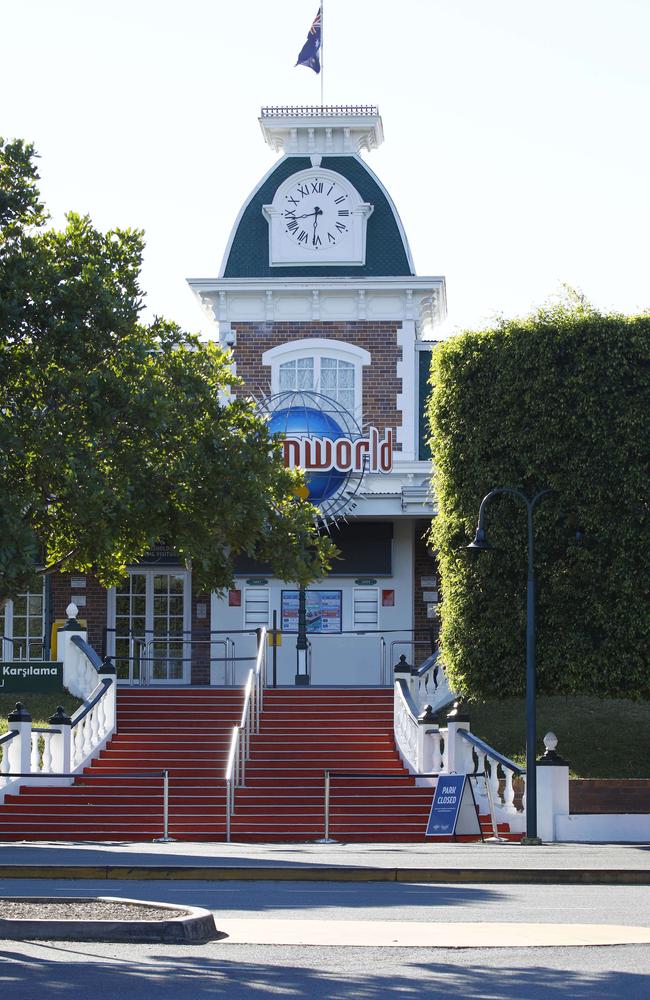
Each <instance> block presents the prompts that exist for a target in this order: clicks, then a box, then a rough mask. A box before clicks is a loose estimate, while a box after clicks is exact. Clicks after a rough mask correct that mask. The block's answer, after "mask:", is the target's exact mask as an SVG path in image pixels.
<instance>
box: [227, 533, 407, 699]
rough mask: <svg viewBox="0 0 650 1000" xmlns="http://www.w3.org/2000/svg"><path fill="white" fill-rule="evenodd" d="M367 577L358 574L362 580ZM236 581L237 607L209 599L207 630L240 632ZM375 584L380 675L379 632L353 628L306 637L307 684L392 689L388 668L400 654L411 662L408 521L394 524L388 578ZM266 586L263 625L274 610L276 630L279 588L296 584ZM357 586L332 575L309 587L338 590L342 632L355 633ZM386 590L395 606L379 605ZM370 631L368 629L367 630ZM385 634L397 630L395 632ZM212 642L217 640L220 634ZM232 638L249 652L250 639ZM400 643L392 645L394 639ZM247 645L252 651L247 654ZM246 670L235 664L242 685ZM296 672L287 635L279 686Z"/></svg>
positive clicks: (240, 651) (241, 582) (239, 650)
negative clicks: (308, 646)
mask: <svg viewBox="0 0 650 1000" xmlns="http://www.w3.org/2000/svg"><path fill="white" fill-rule="evenodd" d="M364 575H366V576H372V574H359V575H358V578H361V577H362V576H364ZM252 577H253V574H250V575H249V576H248V577H241V578H238V580H237V581H236V585H237V587H238V588H240V589H241V591H242V607H241V608H231V607H228V595H227V594H225V595H224V597H223V598H219V597H217V595H216V594H213V596H212V626H211V627H212V629H233V630H236V629H243V628H244V627H246V626H245V625H244V605H245V593H244V591H245V589H246V586H247V584H246V579H247V578H252ZM372 578H373V579H376V580H377V585H376V586H377V589H378V590H379V596H380V601H379V605H380V606H379V622H378V625H377V626H376V627H377V628H378V629H379V630H385V636H384V638H385V642H386V646H385V661H384V662H385V673H384V676H382V675H381V660H380V639H379V634H373V635H370V634H366V635H363V634H360V633H361V632H362V631H363V628H362V627H359V626H357V627H356V634H353V635H350V634H347V635H346V634H340V635H339V634H334V635H312V634H310V636H309V639H310V641H311V643H312V647H311V648H312V684H314V685H322V684H326V685H329V684H332V685H361V686H365V685H378V684H380V683H384V684H388V685H389V686H392V683H393V677H392V667H393V665H394V662H397V660H398V659H399V655H400V653H405V654H406V657H407V659H408V660H409V661H410V660H411V655H412V652H413V649H412V647H411V646H410V645H409V644H408V641H409V640H410V639H411V638H412V635H411V633H410V632H409V631H408V630H410V629H411V628H412V627H413V524H412V521H411V520H410V519H408V518H404V519H400V520H396V521H395V522H394V531H393V572H392V575H391V576H389V577H386V576H383V577H382V576H376V577H372ZM267 579H268V587H269V590H270V602H269V620H268V622H266V623H264V624H266V625H267V627H270V625H271V622H272V612H273V610H274V609H275V610H276V611H277V613H278V626H280V624H281V617H280V611H281V592H282V590H292V589H295V585H292V584H287V583H283V582H282V581H281V580H278V579H276V578H273V577H268V578H267ZM356 587H357V584H356V583H355V578H354V577H342V576H336V574H335V573H334V574H331V575H330V576H328V577H326V578H325V579H324V580H322V581H319V582H318V583H316V584H314V585H313V589H320V590H341V591H342V605H343V618H342V629H343V632H344V633H345V632H350V631H351V630H353V629H355V626H354V620H353V611H354V590H355V588H356ZM382 589H390V590H394V591H395V606H394V607H386V608H384V607H381V590H382ZM370 627H372V626H370ZM390 630H401V631H398V632H397V633H395V632H394V631H390ZM217 638H221V637H220V636H219V637H217ZM232 638H233V639H234V641H235V643H236V655H248V653H249V652H250V651H252V650H253V648H254V646H253V640H252V639H250V638H249V637H244V636H237V635H235V634H233V636H232ZM396 639H397V640H401V642H400V643H399V644H397V645H395V646H392V647H391V643H392V642H394V641H395V640H396ZM249 645H250V647H251V650H250V651H249V650H248V646H249ZM214 653H215V655H219V656H221V655H222V653H223V649H222V648H219V649H215V650H214ZM268 660H269V681H270V670H271V662H272V656H271V650H269V657H268ZM247 669H248V666H247V664H245V663H242V664H239V665H238V667H237V671H236V679H237V681H238V682H240V681H242V680H243V679H244V677H245V676H246V672H247ZM295 673H296V636H295V634H287V635H284V636H283V637H282V646H281V647H280V648H279V649H278V683H279V684H283V685H284V684H290V685H293V683H294V677H295ZM223 678H224V671H223V668H218V669H216V670H214V671H213V683H217V684H222V683H223Z"/></svg>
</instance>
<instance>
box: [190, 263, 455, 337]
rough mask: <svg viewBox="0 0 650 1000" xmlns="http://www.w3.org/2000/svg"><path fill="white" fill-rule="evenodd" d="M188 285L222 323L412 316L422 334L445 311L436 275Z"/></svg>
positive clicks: (195, 282)
mask: <svg viewBox="0 0 650 1000" xmlns="http://www.w3.org/2000/svg"><path fill="white" fill-rule="evenodd" d="M188 284H189V286H190V288H191V289H192V291H193V292H194V294H195V295H196V297H197V298H198V300H199V302H200V303H201V305H202V307H203V308H204V309H205V310H206V312H207V314H208V315H209V316H210V317H211V319H212V320H213V321H216V322H218V323H220V324H222V323H237V322H239V323H263V322H267V323H268V322H271V323H273V322H276V323H287V322H299V323H304V322H312V321H314V320H315V319H316V320H320V321H322V322H337V321H339V322H356V321H364V320H365V321H368V322H371V321H373V320H376V321H397V322H403V321H404V320H415V323H416V326H417V334H418V336H420V337H421V336H422V335H423V334H427V333H430V332H431V331H432V330H433V329H435V327H436V326H438V324H439V323H441V322H442V321H443V320H444V319H445V316H446V314H447V303H446V297H445V279H444V278H439V277H415V276H413V275H404V276H400V277H386V278H381V277H380V278H353V277H352V278H347V277H346V278H324V277H318V274H317V273H315V274H314V275H313V277H310V278H302V277H301V278H272V277H269V278H191V279H189V280H188ZM315 296H316V297H317V299H318V311H317V314H315V313H314V297H315Z"/></svg>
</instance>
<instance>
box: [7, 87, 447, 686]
mask: <svg viewBox="0 0 650 1000" xmlns="http://www.w3.org/2000/svg"><path fill="white" fill-rule="evenodd" d="M259 122H260V126H261V130H262V134H263V137H264V140H265V141H266V142H267V144H268V145H269V146H270V147H271V148H272V149H273V150H275V151H277V152H278V153H279V154H281V155H280V156H279V158H278V160H277V161H276V163H275V164H274V165H273V167H272V168H271V169H270V170H269V171H268V172H267V173H266V175H265V176H264V177H263V178H262V179H261V180H260V182H259V183H258V184H257V185H256V187H255V188H254V190H253V191H252V192H251V194H250V195H249V197H248V198H247V199H246V201H245V203H244V205H242V207H241V209H240V211H239V214H238V215H237V218H236V221H235V224H234V226H233V229H232V232H231V234H230V238H229V240H228V243H227V246H226V249H225V254H224V258H223V264H222V267H221V271H220V274H219V276H218V277H215V278H206V279H192V280H190V282H189V283H190V286H191V288H192V290H193V292H194V293H195V295H196V296H197V299H198V300H199V302H200V303H201V306H202V307H203V308H204V309H205V310H207V312H208V314H209V316H210V317H211V318H212V320H213V321H214V323H215V327H216V330H215V333H216V335H218V338H219V340H220V342H221V343H222V344H223V345H224V346H227V347H230V348H232V351H233V368H234V370H235V371H236V373H237V375H238V376H239V378H241V379H242V380H243V386H241V387H238V388H237V389H236V391H238V392H244V393H246V394H252V395H253V396H254V397H255V398H256V399H257V400H258V403H259V406H260V408H261V409H262V410H264V411H266V412H267V413H268V415H269V419H270V421H271V426H272V428H273V429H274V430H277V431H278V432H279V433H281V434H282V436H283V437H284V439H285V443H284V449H285V455H286V459H287V461H288V462H291V463H294V464H301V465H303V466H305V467H306V468H307V471H308V485H309V488H310V499H311V500H312V501H313V502H314V503H316V504H317V505H318V506H319V507H320V509H321V512H322V516H323V520H324V524H325V527H326V530H329V531H330V532H331V535H332V537H333V539H334V541H335V542H336V544H337V546H338V547H339V549H340V551H341V559H340V561H338V562H337V563H336V565H335V567H334V568H333V571H332V573H331V574H330V575H329V576H328V578H327V579H325V580H323V581H321V582H319V583H318V584H316V585H314V586H313V587H310V588H309V589H308V591H307V593H306V595H305V603H306V618H307V631H308V652H307V654H305V659H304V662H303V663H302V667H301V662H300V660H299V658H298V654H297V651H296V641H295V638H296V635H297V631H298V611H299V607H300V600H301V595H300V592H299V590H298V588H297V587H296V586H295V585H292V584H291V582H290V581H282V580H278V579H275V578H274V577H273V576H272V575H271V573H270V569H269V567H266V566H261V565H256V564H254V563H252V562H250V561H246V560H241V561H240V563H239V565H238V568H237V577H236V581H235V586H234V587H233V589H232V590H231V591H229V592H228V593H227V594H224V595H217V594H212V595H208V594H201V593H197V592H196V591H195V589H194V588H193V587H192V579H191V571H190V570H188V569H186V568H185V567H184V566H182V565H180V564H179V561H178V559H177V557H176V556H175V554H174V553H173V552H170V551H167V550H165V548H164V547H162V546H159V547H157V548H156V549H155V550H154V551H152V552H151V553H150V555H149V557H148V558H147V559H146V560H144V561H143V562H141V563H140V564H139V565H137V566H134V567H132V569H130V571H129V576H128V579H127V580H126V581H125V582H124V584H123V585H122V586H120V587H118V588H116V589H115V588H114V589H112V590H109V591H108V592H106V591H105V590H103V589H102V588H101V587H100V586H99V585H98V584H97V583H96V582H95V581H93V580H92V579H90V578H85V577H81V576H70V575H64V574H62V575H60V576H59V577H57V578H55V579H53V580H52V581H51V583H48V584H47V588H46V590H45V592H44V594H43V595H28V596H26V597H25V598H24V599H22V598H21V599H19V601H17V602H15V604H14V605H12V604H9V605H8V606H7V607H6V608H5V612H4V619H3V621H1V622H0V626H2V634H3V635H4V636H6V637H7V638H6V639H5V640H4V645H5V653H4V655H5V657H8V656H11V655H13V656H22V657H25V656H26V657H28V658H29V657H30V656H31V657H34V656H36V655H39V652H38V650H39V648H40V649H42V648H44V647H47V645H48V640H49V635H50V628H51V623H52V622H56V621H58V620H63V619H64V618H65V607H66V606H67V604H68V603H69V602H70V600H72V601H74V603H76V604H77V606H78V607H79V618H80V619H82V620H85V621H86V623H87V627H88V632H89V638H90V641H91V642H92V643H93V644H94V645H95V646H96V647H97V648H101V649H102V650H104V651H105V652H107V653H108V654H110V655H113V656H114V657H115V660H116V666H117V668H118V676H119V677H120V678H121V679H122V680H124V681H126V682H132V681H135V682H138V681H139V680H140V678H141V673H142V672H143V670H144V666H143V663H145V662H146V664H147V666H146V670H147V674H148V680H149V682H150V683H152V684H179V683H181V684H183V683H187V684H189V683H192V684H206V683H211V684H224V683H232V682H236V681H238V680H239V679H241V677H243V676H244V673H245V669H246V666H245V660H243V659H240V657H245V656H246V655H249V653H250V650H249V649H248V646H249V645H251V638H250V635H246V633H250V631H251V630H252V629H255V628H257V627H259V626H260V625H267V626H271V625H272V624H273V622H274V613H275V616H276V617H275V620H276V621H277V624H278V626H280V627H281V629H282V633H283V635H282V639H281V645H278V646H277V647H276V650H275V652H276V678H277V681H278V683H279V684H293V683H294V680H295V677H296V673H298V674H300V673H301V670H302V672H303V673H306V674H308V675H309V676H310V679H311V683H312V684H314V685H327V684H336V685H340V684H351V685H357V686H358V685H366V684H368V685H378V684H390V683H392V669H391V668H392V665H393V663H394V662H395V661H396V659H398V658H399V655H400V654H402V653H403V654H405V655H406V656H407V659H409V660H411V661H412V660H421V659H423V658H424V656H425V655H426V654H427V653H428V652H430V650H431V642H432V633H435V625H436V602H437V600H438V587H437V576H436V566H435V561H434V559H433V558H432V555H431V554H430V553H429V552H428V551H427V547H426V543H425V541H424V539H423V534H424V532H425V531H426V529H427V527H428V524H429V522H430V518H431V516H432V514H433V513H434V511H433V506H432V500H431V496H430V492H429V480H430V462H429V456H428V451H427V446H426V440H425V437H426V435H425V432H424V423H423V410H424V403H425V399H426V394H427V378H428V371H429V360H430V357H429V353H430V349H431V344H432V340H433V338H434V337H435V328H436V325H437V324H438V323H439V322H440V321H441V320H442V319H443V318H444V316H445V309H446V302H445V283H444V279H443V278H440V277H419V276H417V275H416V274H415V268H414V265H413V260H412V257H411V253H410V250H409V245H408V240H407V237H406V234H405V232H404V228H403V226H402V223H401V221H400V218H399V215H398V212H397V210H396V208H395V205H394V203H393V201H392V199H391V197H390V195H389V193H388V192H387V191H386V189H385V188H384V186H383V185H382V183H381V181H380V180H379V178H378V177H376V176H375V174H374V173H373V172H372V170H371V169H370V168H369V166H368V165H367V163H366V162H365V160H364V159H363V158H362V156H361V153H362V151H364V150H365V151H367V152H369V151H371V150H372V149H374V148H376V147H377V146H379V145H380V143H381V142H382V141H383V129H382V121H381V118H380V116H379V113H378V110H377V108H375V107H366V106H355V107H302V108H291V107H268V108H263V109H262V113H261V117H260V119H259ZM434 637H435V636H434Z"/></svg>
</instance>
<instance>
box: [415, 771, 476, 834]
mask: <svg viewBox="0 0 650 1000" xmlns="http://www.w3.org/2000/svg"><path fill="white" fill-rule="evenodd" d="M480 833H481V826H480V823H479V819H478V815H477V812H476V805H475V803H474V795H473V793H472V789H471V785H470V783H469V780H468V779H467V775H465V774H441V775H440V777H439V778H438V784H437V786H436V793H435V795H434V797H433V802H432V803H431V812H430V813H429V822H428V823H427V831H426V836H427V837H453V836H455V835H456V834H475V835H479V834H480Z"/></svg>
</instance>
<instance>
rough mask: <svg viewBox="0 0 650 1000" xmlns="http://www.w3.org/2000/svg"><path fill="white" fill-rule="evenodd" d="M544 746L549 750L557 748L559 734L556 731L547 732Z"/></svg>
mask: <svg viewBox="0 0 650 1000" xmlns="http://www.w3.org/2000/svg"><path fill="white" fill-rule="evenodd" d="M544 746H545V747H546V749H547V750H555V749H556V747H557V736H556V735H555V733H547V734H546V736H545V737H544Z"/></svg>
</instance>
